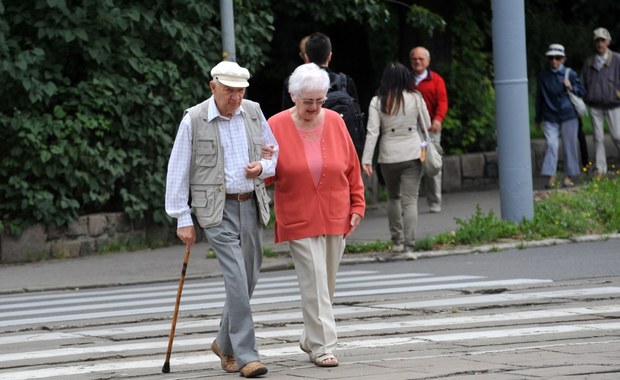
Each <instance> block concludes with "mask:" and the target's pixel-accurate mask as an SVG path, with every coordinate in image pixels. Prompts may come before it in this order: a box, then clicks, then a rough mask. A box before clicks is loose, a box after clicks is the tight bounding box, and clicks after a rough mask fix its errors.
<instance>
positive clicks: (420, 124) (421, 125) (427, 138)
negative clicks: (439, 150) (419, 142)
mask: <svg viewBox="0 0 620 380" xmlns="http://www.w3.org/2000/svg"><path fill="white" fill-rule="evenodd" d="M420 97H422V95H420ZM416 103H417V105H418V130H420V129H421V130H422V134H423V135H424V141H431V137H430V135H429V134H428V130H427V129H426V126H425V125H424V120H423V118H422V112H421V109H420V102H419V99H418V98H416ZM424 107H426V104H424Z"/></svg>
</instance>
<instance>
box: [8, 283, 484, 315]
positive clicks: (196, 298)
mask: <svg viewBox="0 0 620 380" xmlns="http://www.w3.org/2000/svg"><path fill="white" fill-rule="evenodd" d="M478 278H481V277H480V276H442V277H430V278H422V279H419V278H414V279H406V278H400V279H394V280H385V281H374V282H370V281H367V282H364V284H363V285H362V284H357V283H354V284H350V283H344V284H338V285H337V286H338V288H339V289H359V288H364V287H381V286H391V285H397V284H398V285H407V284H418V283H433V282H444V281H462V280H470V279H478ZM279 285H280V287H278V288H277V289H267V290H261V289H258V288H257V290H256V291H255V292H254V297H261V296H266V295H272V294H283V293H284V294H285V293H299V287H298V286H297V283H296V282H295V283H292V282H285V283H280V284H279ZM206 290H207V292H208V293H215V294H205V293H207V292H205V291H200V290H189V291H187V290H186V291H184V292H183V302H184V303H191V302H204V301H205V300H213V299H224V298H225V297H226V294H225V289H224V287H218V288H214V287H212V286H208V288H207V289H206ZM155 296H156V297H157V299H145V297H144V296H142V295H141V294H136V295H134V296H133V297H131V298H130V300H128V301H125V302H108V303H103V302H102V301H110V300H113V299H115V298H113V297H105V298H103V299H102V298H93V299H91V298H87V299H81V300H79V301H80V302H85V303H88V304H85V305H80V306H66V305H68V304H74V303H77V300H75V299H65V300H62V301H47V302H34V303H25V304H9V305H4V306H3V307H2V310H3V311H4V310H9V309H12V308H16V307H19V308H20V309H24V310H17V311H4V312H0V318H11V317H18V316H22V315H30V316H32V315H35V314H53V313H69V312H75V311H85V310H105V309H111V308H126V307H137V306H146V305H161V304H170V302H171V301H172V300H174V297H175V296H176V291H174V292H165V293H159V294H156V295H155ZM123 298H129V297H126V296H125V297H123ZM94 301H97V303H95V304H93V303H91V302H94ZM56 305H58V306H59V307H49V308H44V307H43V306H56ZM60 305H62V307H60ZM27 308H36V309H37V310H36V313H33V311H32V310H30V309H27Z"/></svg>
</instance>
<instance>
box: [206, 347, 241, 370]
mask: <svg viewBox="0 0 620 380" xmlns="http://www.w3.org/2000/svg"><path fill="white" fill-rule="evenodd" d="M211 351H213V353H214V354H215V355H217V356H218V357H219V358H220V361H221V362H222V369H223V370H224V371H226V372H229V373H233V372H239V368H237V359H235V357H234V356H233V355H224V353H222V351H221V350H220V348H219V347H218V346H217V343H215V341H213V343H211Z"/></svg>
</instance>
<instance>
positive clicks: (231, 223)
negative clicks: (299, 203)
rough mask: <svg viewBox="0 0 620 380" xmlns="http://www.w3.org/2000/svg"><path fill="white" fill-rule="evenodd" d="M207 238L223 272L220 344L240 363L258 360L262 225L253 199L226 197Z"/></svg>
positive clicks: (218, 338) (218, 343)
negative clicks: (255, 308)
mask: <svg viewBox="0 0 620 380" xmlns="http://www.w3.org/2000/svg"><path fill="white" fill-rule="evenodd" d="M205 233H206V235H207V239H209V243H210V244H211V247H213V250H215V254H216V256H217V259H218V261H219V264H220V268H221V270H222V272H223V274H224V287H225V289H226V301H225V303H224V309H223V311H222V319H221V321H220V329H219V331H218V333H217V338H216V341H217V345H218V346H219V347H220V350H222V352H223V353H224V354H225V355H233V354H234V355H235V357H236V359H237V366H238V367H239V368H242V367H243V366H244V365H246V364H247V363H249V362H252V361H256V360H259V356H258V350H257V348H256V337H255V335H254V321H253V319H252V310H251V308H250V298H251V297H252V293H253V292H254V288H255V287H256V282H257V281H258V275H259V272H260V267H261V264H262V258H263V226H262V224H260V223H259V222H258V215H257V210H256V203H255V200H254V199H251V200H247V201H245V202H237V201H233V200H227V201H226V205H225V206H224V217H223V219H222V223H220V224H219V225H218V226H215V227H211V228H206V229H205Z"/></svg>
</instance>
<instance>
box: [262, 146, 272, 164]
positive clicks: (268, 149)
mask: <svg viewBox="0 0 620 380" xmlns="http://www.w3.org/2000/svg"><path fill="white" fill-rule="evenodd" d="M273 152H275V150H274V149H273V145H263V146H261V147H260V158H264V159H265V160H270V159H271V157H273Z"/></svg>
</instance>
